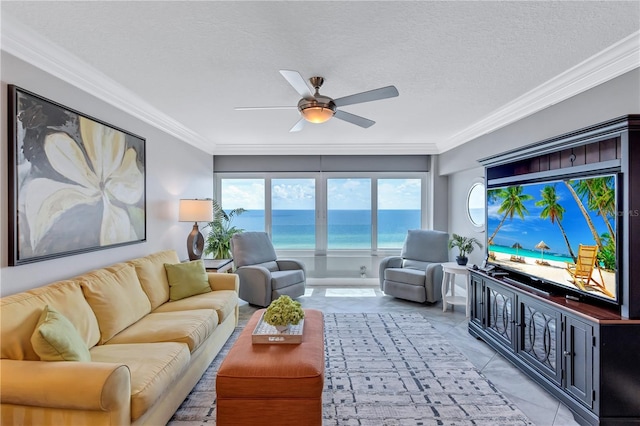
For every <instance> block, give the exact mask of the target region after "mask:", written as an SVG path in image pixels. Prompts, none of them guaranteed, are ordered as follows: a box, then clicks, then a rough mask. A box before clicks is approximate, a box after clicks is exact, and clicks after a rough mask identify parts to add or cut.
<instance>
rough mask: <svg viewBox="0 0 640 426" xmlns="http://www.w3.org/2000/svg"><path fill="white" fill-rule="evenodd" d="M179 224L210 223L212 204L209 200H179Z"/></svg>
mask: <svg viewBox="0 0 640 426" xmlns="http://www.w3.org/2000/svg"><path fill="white" fill-rule="evenodd" d="M178 220H179V221H180V222H211V221H212V220H213V204H212V201H211V200H180V212H179V214H178Z"/></svg>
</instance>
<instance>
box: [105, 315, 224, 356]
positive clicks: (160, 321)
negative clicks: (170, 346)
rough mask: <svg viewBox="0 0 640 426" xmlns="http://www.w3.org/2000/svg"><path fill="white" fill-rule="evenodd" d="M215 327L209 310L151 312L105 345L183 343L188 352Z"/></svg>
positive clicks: (214, 318) (197, 345)
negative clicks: (186, 346) (187, 347)
mask: <svg viewBox="0 0 640 426" xmlns="http://www.w3.org/2000/svg"><path fill="white" fill-rule="evenodd" d="M217 326H218V314H216V311H214V310H213V309H194V310H190V311H177V312H157V313H156V312H153V313H150V314H149V315H147V316H145V317H144V318H142V319H141V320H140V321H138V322H136V323H135V324H133V325H131V326H130V327H128V328H127V329H126V330H123V331H122V332H121V333H119V334H117V335H116V336H114V337H113V338H112V339H111V340H109V342H108V344H120V343H156V342H177V343H186V344H187V345H188V346H189V350H190V351H191V352H193V351H195V350H196V349H198V347H199V346H200V345H201V344H202V343H203V342H204V341H205V340H206V339H207V337H209V336H210V335H211V333H213V330H215V329H216V327H217Z"/></svg>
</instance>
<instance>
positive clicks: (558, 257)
mask: <svg viewBox="0 0 640 426" xmlns="http://www.w3.org/2000/svg"><path fill="white" fill-rule="evenodd" d="M489 251H495V252H497V253H504V254H508V255H514V256H522V257H531V258H534V259H542V260H555V261H558V262H569V263H573V259H572V258H571V257H570V256H568V255H566V254H561V253H550V252H549V251H547V250H545V251H544V254H542V253H540V250H527V249H517V250H516V249H515V248H512V247H506V246H499V245H492V246H489Z"/></svg>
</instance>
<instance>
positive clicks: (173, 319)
mask: <svg viewBox="0 0 640 426" xmlns="http://www.w3.org/2000/svg"><path fill="white" fill-rule="evenodd" d="M165 263H171V264H176V263H179V259H178V256H177V254H176V253H175V252H174V251H163V252H159V253H155V254H152V255H149V256H146V257H142V258H139V259H134V260H131V261H129V262H124V263H118V264H115V265H112V266H109V267H106V268H102V269H99V270H96V271H92V272H89V273H86V274H84V275H81V276H79V277H75V278H73V279H70V280H66V281H59V282H56V283H53V284H50V285H47V286H44V287H40V288H37V289H33V290H29V291H26V292H23V293H19V294H15V295H11V296H8V297H5V298H2V299H0V315H1V318H0V319H1V322H0V339H1V340H0V345H1V358H2V359H1V360H0V374H1V378H0V380H1V381H0V386H1V387H0V402H1V405H0V410H1V411H0V423H2V424H6V425H9V424H11V425H20V424H33V425H46V424H49V425H62V424H77V425H102V424H104V425H125V424H133V425H142V424H149V425H162V424H165V423H166V422H167V421H168V420H169V419H170V418H171V416H172V415H173V413H174V412H175V411H176V409H177V408H178V407H179V406H180V404H181V403H182V401H183V400H184V399H185V397H186V396H187V395H188V394H189V392H190V391H191V389H192V388H193V386H194V385H195V384H196V383H197V382H198V380H199V379H200V377H201V376H202V374H203V372H204V371H205V370H206V368H207V366H208V365H209V364H210V363H211V361H212V360H213V359H214V358H215V356H216V355H217V354H218V352H219V351H220V349H221V348H222V346H223V345H224V343H225V342H226V341H227V339H228V338H229V336H230V335H231V333H232V332H233V330H234V328H235V326H236V325H237V322H238V277H237V275H235V274H214V273H209V274H208V280H209V285H210V287H211V290H212V291H210V292H206V293H203V294H198V295H195V296H190V297H187V298H184V299H181V300H177V301H169V294H170V287H169V281H168V279H167V274H166V272H165V267H164V264H165ZM205 286H206V284H205ZM205 290H206V289H205ZM47 305H48V306H52V307H55V309H56V310H57V311H58V312H59V313H61V314H62V315H63V316H64V317H66V318H67V319H68V320H69V321H70V322H71V324H72V325H73V326H74V327H75V329H76V330H77V331H78V333H79V335H80V336H81V338H82V339H83V340H84V342H85V343H86V345H87V347H88V348H89V354H90V355H91V361H90V362H74V361H62V362H51V361H41V360H40V357H39V356H38V355H37V354H36V352H35V351H34V348H33V346H32V344H31V340H30V339H31V336H32V334H33V333H34V329H35V327H36V325H37V324H38V321H39V318H40V315H41V313H42V311H43V309H44V308H45V306H47Z"/></svg>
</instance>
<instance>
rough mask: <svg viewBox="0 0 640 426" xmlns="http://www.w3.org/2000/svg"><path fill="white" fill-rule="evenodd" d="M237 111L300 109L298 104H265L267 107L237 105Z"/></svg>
mask: <svg viewBox="0 0 640 426" xmlns="http://www.w3.org/2000/svg"><path fill="white" fill-rule="evenodd" d="M234 109H235V110H236V111H253V110H257V109H298V107H297V106H265V107H235V108H234Z"/></svg>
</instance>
